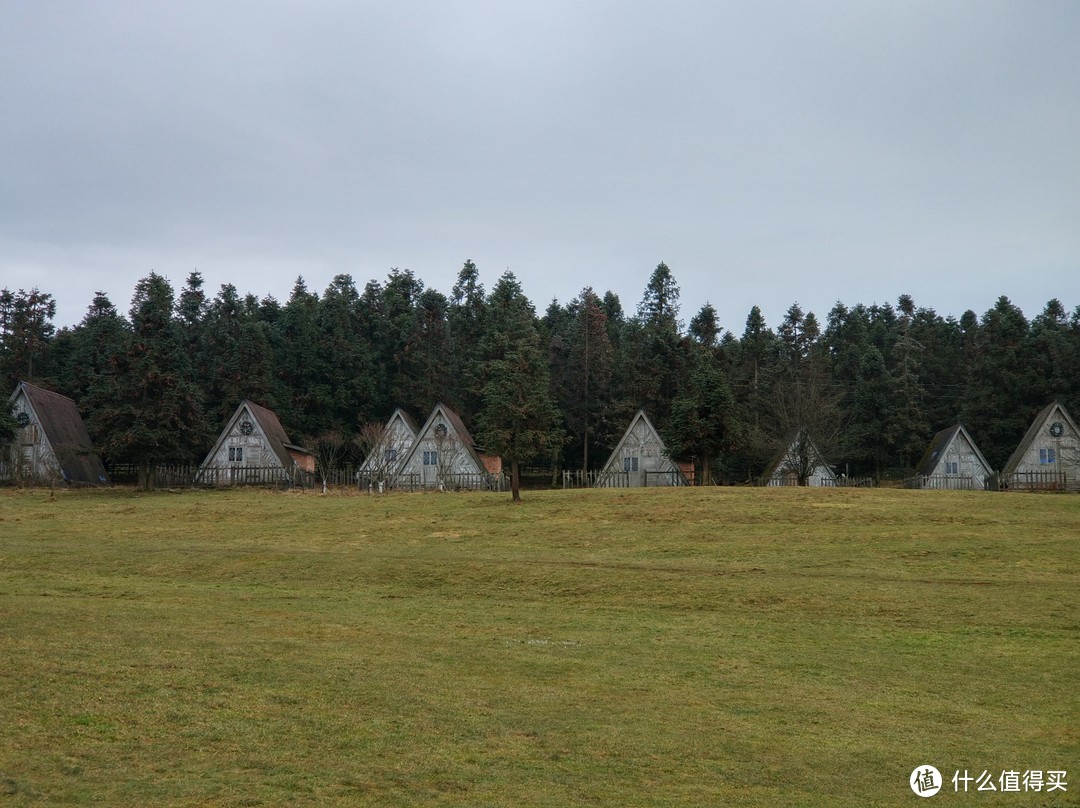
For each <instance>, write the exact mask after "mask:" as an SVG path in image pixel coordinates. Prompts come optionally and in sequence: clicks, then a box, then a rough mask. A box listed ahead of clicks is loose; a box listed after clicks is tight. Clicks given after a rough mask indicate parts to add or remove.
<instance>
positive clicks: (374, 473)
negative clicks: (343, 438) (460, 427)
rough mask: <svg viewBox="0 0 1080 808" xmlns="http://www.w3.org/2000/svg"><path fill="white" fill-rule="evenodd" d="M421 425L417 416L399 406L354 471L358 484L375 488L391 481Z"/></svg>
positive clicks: (406, 455)
mask: <svg viewBox="0 0 1080 808" xmlns="http://www.w3.org/2000/svg"><path fill="white" fill-rule="evenodd" d="M419 432H420V428H419V427H418V426H417V425H416V420H415V419H414V418H413V417H412V416H411V415H409V413H407V412H405V410H403V409H401V408H400V407H398V408H397V409H396V410H394V414H393V415H391V416H390V420H389V421H387V422H386V426H385V427H383V431H382V437H381V438H380V439H379V442H378V444H376V445H375V446H374V447H372V449H371V451H369V452H368V455H367V457H365V458H364V462H363V463H362V464H361V465H360V469H359V471H358V472H357V482H358V484H359V486H360V488H364V489H367V488H376V487H381V486H385V485H389V484H391V482H392V480H393V479H394V477H395V476H396V475H397V473H398V472H399V471H400V470H401V467H402V465H403V464H404V463H405V459H406V458H407V457H408V455H409V450H410V449H412V445H413V443H414V442H415V441H416V436H417V434H418V433H419Z"/></svg>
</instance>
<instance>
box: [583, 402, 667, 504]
mask: <svg viewBox="0 0 1080 808" xmlns="http://www.w3.org/2000/svg"><path fill="white" fill-rule="evenodd" d="M595 485H596V487H598V488H610V487H614V486H620V487H621V486H626V487H630V488H639V487H645V486H669V485H687V480H686V477H685V475H684V474H683V472H682V470H681V469H680V467H679V465H678V464H677V463H676V462H675V461H673V460H672V459H671V458H670V457H668V453H667V447H666V446H665V445H664V441H663V439H662V438H661V437H660V433H659V432H657V430H656V427H654V426H653V424H652V422H651V421H650V420H649V417H648V416H647V415H646V414H645V411H644V410H638V411H637V414H636V415H634V417H633V418H632V419H631V421H630V425H629V426H628V427H627V428H626V432H624V433H623V436H622V438H621V439H620V440H619V442H618V444H616V446H615V450H614V451H613V452H612V453H611V456H610V457H608V460H607V462H606V463H605V464H604V466H603V469H602V470H601V472H600V474H599V476H598V477H597V480H596V483H595Z"/></svg>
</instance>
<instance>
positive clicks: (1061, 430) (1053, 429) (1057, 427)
mask: <svg viewBox="0 0 1080 808" xmlns="http://www.w3.org/2000/svg"><path fill="white" fill-rule="evenodd" d="M1050 434H1051V435H1053V436H1054V437H1055V438H1060V437H1061V436H1062V435H1064V434H1065V427H1064V425H1063V424H1062V423H1061V421H1054V423H1052V424H1050Z"/></svg>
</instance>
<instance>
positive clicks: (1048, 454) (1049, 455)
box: [1039, 449, 1057, 465]
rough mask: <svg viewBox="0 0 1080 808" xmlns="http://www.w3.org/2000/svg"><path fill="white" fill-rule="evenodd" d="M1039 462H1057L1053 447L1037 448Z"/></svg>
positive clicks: (1046, 463) (1047, 463) (1045, 463)
mask: <svg viewBox="0 0 1080 808" xmlns="http://www.w3.org/2000/svg"><path fill="white" fill-rule="evenodd" d="M1039 462H1040V463H1042V464H1044V465H1049V464H1051V463H1056V462H1057V452H1056V451H1054V450H1053V449H1039Z"/></svg>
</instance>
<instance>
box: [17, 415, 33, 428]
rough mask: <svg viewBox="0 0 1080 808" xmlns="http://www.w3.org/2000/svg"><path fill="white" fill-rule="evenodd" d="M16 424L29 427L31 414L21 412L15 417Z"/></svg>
mask: <svg viewBox="0 0 1080 808" xmlns="http://www.w3.org/2000/svg"><path fill="white" fill-rule="evenodd" d="M15 423H17V424H18V425H19V426H27V425H28V424H29V423H30V415H29V413H25V412H20V413H19V414H18V415H16V416H15Z"/></svg>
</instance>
